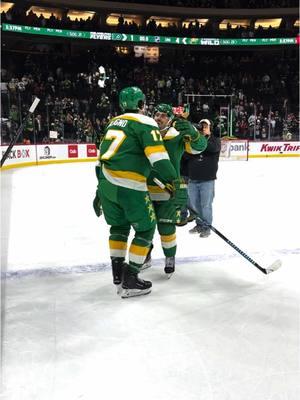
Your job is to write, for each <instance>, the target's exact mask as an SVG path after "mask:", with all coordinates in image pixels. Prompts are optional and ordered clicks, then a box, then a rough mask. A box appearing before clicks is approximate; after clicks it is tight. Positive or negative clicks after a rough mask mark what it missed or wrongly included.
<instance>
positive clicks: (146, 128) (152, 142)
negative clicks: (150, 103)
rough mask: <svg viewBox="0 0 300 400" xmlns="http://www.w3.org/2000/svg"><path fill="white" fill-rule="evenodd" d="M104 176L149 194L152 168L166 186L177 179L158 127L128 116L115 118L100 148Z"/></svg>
mask: <svg viewBox="0 0 300 400" xmlns="http://www.w3.org/2000/svg"><path fill="white" fill-rule="evenodd" d="M100 162H101V166H102V169H101V170H102V174H103V176H104V177H105V178H106V179H107V180H108V181H110V182H111V183H113V184H115V185H117V186H123V187H126V188H129V189H134V190H139V191H147V190H148V189H147V183H146V181H147V177H148V176H149V174H150V171H151V168H152V167H153V168H155V169H156V170H158V171H159V173H160V176H162V177H163V179H164V180H165V181H167V182H171V181H173V180H174V179H175V178H176V171H175V169H174V167H173V165H172V164H171V162H170V159H169V155H168V153H167V151H166V149H165V146H164V142H163V140H162V138H161V135H160V132H159V129H158V126H157V123H156V122H155V121H154V119H152V118H150V117H147V116H145V115H142V114H136V113H126V114H123V115H120V116H118V117H115V118H113V119H112V120H111V121H110V122H109V124H108V125H107V127H106V129H105V135H104V138H103V140H102V142H101V144H100Z"/></svg>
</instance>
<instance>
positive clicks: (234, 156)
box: [220, 139, 249, 161]
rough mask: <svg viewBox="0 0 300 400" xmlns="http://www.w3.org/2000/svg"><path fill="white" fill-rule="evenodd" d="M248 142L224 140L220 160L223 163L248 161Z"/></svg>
mask: <svg viewBox="0 0 300 400" xmlns="http://www.w3.org/2000/svg"><path fill="white" fill-rule="evenodd" d="M248 153H249V144H248V140H240V139H230V140H228V139H222V141H221V152H220V160H222V161H248Z"/></svg>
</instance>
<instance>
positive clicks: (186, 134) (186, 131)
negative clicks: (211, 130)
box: [174, 119, 200, 142]
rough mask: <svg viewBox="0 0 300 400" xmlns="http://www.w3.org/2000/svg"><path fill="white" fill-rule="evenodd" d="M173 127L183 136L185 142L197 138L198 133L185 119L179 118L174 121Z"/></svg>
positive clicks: (193, 140)
mask: <svg viewBox="0 0 300 400" xmlns="http://www.w3.org/2000/svg"><path fill="white" fill-rule="evenodd" d="M174 127H175V129H177V130H178V132H179V133H180V134H181V135H182V136H183V138H184V141H185V142H195V141H196V140H198V139H199V136H200V133H199V132H198V130H197V129H196V128H195V127H194V125H193V124H191V123H190V122H189V121H187V120H186V119H179V120H177V121H176V122H175V123H174Z"/></svg>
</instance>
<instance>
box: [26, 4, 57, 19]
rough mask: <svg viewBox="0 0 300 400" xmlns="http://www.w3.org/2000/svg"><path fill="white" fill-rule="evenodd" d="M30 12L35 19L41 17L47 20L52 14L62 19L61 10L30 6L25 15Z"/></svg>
mask: <svg viewBox="0 0 300 400" xmlns="http://www.w3.org/2000/svg"><path fill="white" fill-rule="evenodd" d="M30 12H33V13H34V14H35V15H36V16H37V17H39V16H41V15H43V16H44V17H45V18H47V19H48V18H50V17H51V15H52V14H53V15H54V16H55V17H56V18H58V19H61V17H62V10H60V9H59V8H50V7H49V8H48V7H40V6H32V7H30V8H29V9H28V10H27V11H26V15H28V14H29V13H30Z"/></svg>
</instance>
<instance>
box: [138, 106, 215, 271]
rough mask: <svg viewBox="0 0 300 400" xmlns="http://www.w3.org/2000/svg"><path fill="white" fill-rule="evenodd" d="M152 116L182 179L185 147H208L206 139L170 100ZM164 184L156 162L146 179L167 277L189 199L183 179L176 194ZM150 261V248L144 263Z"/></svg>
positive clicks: (190, 149)
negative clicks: (179, 114) (178, 226)
mask: <svg viewBox="0 0 300 400" xmlns="http://www.w3.org/2000/svg"><path fill="white" fill-rule="evenodd" d="M153 118H154V120H155V122H156V123H157V124H158V127H159V130H160V134H161V136H162V138H163V142H164V145H165V148H166V150H167V152H168V154H169V157H170V160H171V163H172V165H173V167H174V169H175V171H176V178H177V180H178V181H180V160H181V157H182V154H183V153H184V151H186V152H188V153H190V154H198V153H201V152H202V151H204V150H205V148H206V146H207V139H206V138H205V137H204V136H203V135H202V134H200V133H199V132H198V130H197V129H196V128H195V127H194V126H193V125H192V124H191V123H190V122H189V121H187V120H185V119H183V118H177V117H175V116H174V114H173V110H172V107H171V106H170V105H168V104H159V105H158V106H157V107H156V108H155V109H154V114H153ZM157 179H158V181H161V182H162V183H164V184H165V180H164V177H163V176H162V175H161V172H160V171H159V170H158V169H157V168H156V166H155V165H154V166H153V169H152V171H151V173H150V176H149V178H148V180H147V185H148V190H149V193H150V198H151V200H152V201H153V205H154V210H155V214H156V219H157V228H158V232H159V234H160V238H161V245H162V248H163V252H164V255H165V268H164V271H165V273H166V274H167V276H168V277H170V276H171V275H172V273H173V272H174V271H175V255H176V225H175V224H176V222H179V221H180V210H181V208H182V207H183V206H184V205H185V204H186V202H187V189H186V184H185V183H184V182H180V187H179V189H178V190H176V192H175V193H174V195H173V196H171V195H170V194H169V193H168V192H166V190H164V189H162V188H160V187H159V186H158V185H157V183H156V182H155V181H157ZM150 265H151V249H150V251H149V253H148V255H147V258H146V261H145V263H144V265H143V269H144V268H148V267H149V266H150Z"/></svg>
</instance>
